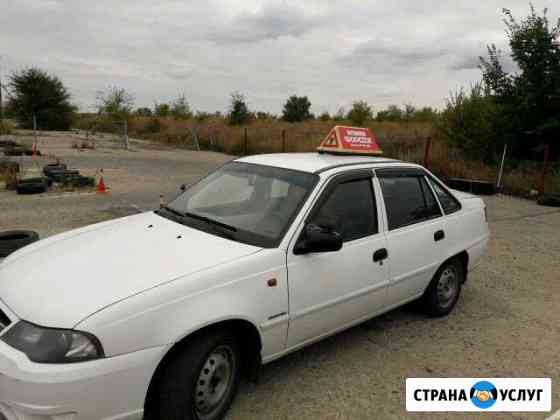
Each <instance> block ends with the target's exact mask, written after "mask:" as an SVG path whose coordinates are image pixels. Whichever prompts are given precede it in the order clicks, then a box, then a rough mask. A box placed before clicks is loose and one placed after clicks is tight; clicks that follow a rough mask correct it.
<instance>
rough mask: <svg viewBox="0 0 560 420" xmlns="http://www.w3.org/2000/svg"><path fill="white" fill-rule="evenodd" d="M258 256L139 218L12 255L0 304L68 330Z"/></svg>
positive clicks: (151, 217) (0, 270)
mask: <svg viewBox="0 0 560 420" xmlns="http://www.w3.org/2000/svg"><path fill="white" fill-rule="evenodd" d="M260 249H261V248H258V247H255V246H251V245H246V244H243V243H239V242H235V241H232V240H229V239H225V238H222V237H218V236H214V235H212V234H209V233H206V232H202V231H199V230H196V229H193V228H190V227H187V226H184V225H181V224H178V223H176V222H173V221H171V220H168V219H165V218H163V217H161V216H158V215H157V214H155V213H153V212H150V213H143V214H139V215H135V216H130V217H126V218H123V219H117V220H115V221H111V222H106V223H101V224H98V225H92V226H89V227H86V228H83V229H79V230H75V231H70V232H67V233H65V234H62V235H58V236H55V237H51V238H48V239H46V240H43V241H39V242H36V243H35V244H32V245H30V246H28V247H25V248H23V249H22V250H20V251H18V252H16V253H15V254H12V256H10V257H9V258H7V259H6V260H5V261H4V262H3V263H2V265H0V299H2V300H3V301H4V303H5V304H6V305H8V306H9V307H10V309H11V310H12V311H13V312H14V313H15V314H16V315H17V316H18V317H20V318H22V319H25V320H26V321H29V322H33V323H36V324H39V325H43V326H47V327H58V328H71V327H73V326H75V325H76V324H78V323H79V322H80V321H81V320H82V319H84V318H86V317H88V316H89V315H91V314H93V313H95V312H97V311H99V310H101V309H103V308H105V307H107V306H109V305H112V304H114V303H116V302H118V301H120V300H123V299H126V298H127V297H130V296H132V295H135V294H138V293H141V292H143V291H145V290H148V289H151V288H154V287H157V286H160V285H162V284H164V283H166V282H169V281H172V280H174V279H177V278H180V277H184V276H187V275H189V274H192V273H195V272H197V271H201V270H204V269H207V268H210V267H213V266H216V265H219V264H225V263H227V262H230V261H233V260H236V259H238V258H241V257H243V256H246V255H249V254H252V253H255V252H257V251H259V250H260Z"/></svg>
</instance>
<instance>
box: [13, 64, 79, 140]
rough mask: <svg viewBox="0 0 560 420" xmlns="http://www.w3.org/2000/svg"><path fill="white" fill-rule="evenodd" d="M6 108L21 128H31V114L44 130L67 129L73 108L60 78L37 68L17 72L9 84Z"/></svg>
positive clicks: (73, 111) (74, 110) (74, 109)
mask: <svg viewBox="0 0 560 420" xmlns="http://www.w3.org/2000/svg"><path fill="white" fill-rule="evenodd" d="M8 109H9V110H10V112H11V114H12V115H13V116H14V117H15V118H16V120H17V122H18V124H19V125H20V127H22V128H33V116H35V118H36V120H37V126H38V127H39V128H41V129H43V130H67V129H69V128H70V125H71V124H72V121H73V118H74V114H75V112H76V107H75V106H73V105H72V104H71V103H70V93H69V92H68V90H67V89H66V87H65V86H64V85H63V83H62V81H61V80H60V79H59V78H58V77H57V76H54V75H50V74H48V73H47V72H46V71H44V70H41V69H39V68H36V67H32V68H27V69H24V70H21V71H16V72H14V73H12V74H11V76H10V79H9V83H8Z"/></svg>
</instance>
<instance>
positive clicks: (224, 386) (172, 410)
mask: <svg viewBox="0 0 560 420" xmlns="http://www.w3.org/2000/svg"><path fill="white" fill-rule="evenodd" d="M239 379H240V350H239V344H238V343H237V339H236V338H235V337H234V336H233V335H231V334H229V333H227V332H225V331H213V332H209V333H206V334H204V335H200V336H198V337H195V338H194V339H192V340H191V341H190V342H188V343H187V344H186V345H185V349H184V350H183V351H182V352H181V353H178V354H177V355H175V357H173V359H171V360H170V361H169V362H168V363H167V364H166V366H165V367H164V368H163V371H162V373H161V375H160V376H159V380H158V381H159V382H158V384H156V386H157V387H156V389H155V394H154V395H153V400H152V401H150V402H149V404H148V407H147V409H146V419H149V420H159V419H166V420H219V419H221V418H223V416H224V414H225V413H226V411H227V410H228V408H229V406H230V405H231V402H232V401H233V398H234V396H235V393H236V391H237V387H238V384H239Z"/></svg>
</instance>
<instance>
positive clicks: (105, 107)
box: [97, 86, 134, 119]
mask: <svg viewBox="0 0 560 420" xmlns="http://www.w3.org/2000/svg"><path fill="white" fill-rule="evenodd" d="M133 109H134V95H132V94H131V93H130V92H127V91H126V89H124V88H119V87H116V86H111V87H110V88H109V89H108V90H107V91H106V92H102V91H100V92H98V93H97V112H98V113H99V114H106V115H109V116H111V117H113V118H116V119H124V118H126V117H128V116H129V115H130V114H131V113H132V110H133Z"/></svg>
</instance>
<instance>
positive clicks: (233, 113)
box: [228, 92, 251, 125]
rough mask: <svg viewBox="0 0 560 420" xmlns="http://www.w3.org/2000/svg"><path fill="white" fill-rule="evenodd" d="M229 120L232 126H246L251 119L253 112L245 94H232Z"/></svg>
mask: <svg viewBox="0 0 560 420" xmlns="http://www.w3.org/2000/svg"><path fill="white" fill-rule="evenodd" d="M228 119H229V123H230V124H231V125H241V124H246V123H248V122H249V120H250V119H251V112H250V111H249V107H248V106H247V101H246V99H245V96H244V95H243V94H241V93H239V92H233V93H232V94H231V97H230V105H229V113H228Z"/></svg>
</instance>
